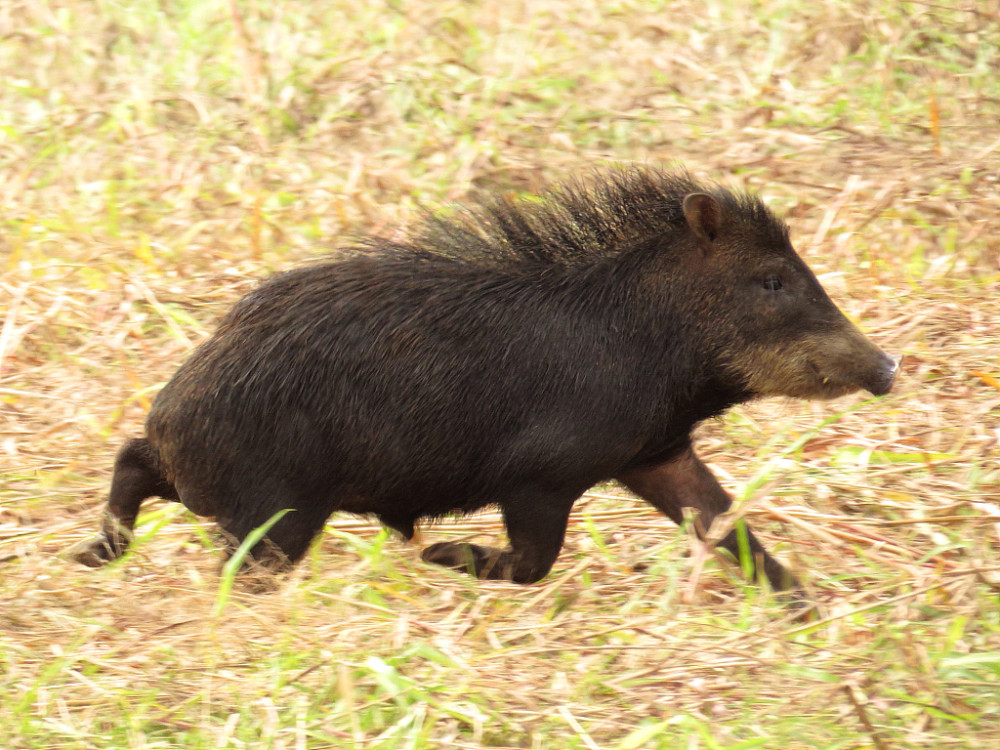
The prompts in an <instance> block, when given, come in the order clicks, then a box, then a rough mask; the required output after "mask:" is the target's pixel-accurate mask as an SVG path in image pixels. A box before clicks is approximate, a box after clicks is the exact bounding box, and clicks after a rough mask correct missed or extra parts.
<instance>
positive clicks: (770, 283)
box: [764, 274, 784, 292]
mask: <svg viewBox="0 0 1000 750" xmlns="http://www.w3.org/2000/svg"><path fill="white" fill-rule="evenodd" d="M783 286H784V284H782V283H781V277H780V276H775V275H774V274H771V275H770V276H767V277H765V278H764V288H765V289H766V290H767V291H769V292H776V291H778V290H779V289H781V288H782V287H783Z"/></svg>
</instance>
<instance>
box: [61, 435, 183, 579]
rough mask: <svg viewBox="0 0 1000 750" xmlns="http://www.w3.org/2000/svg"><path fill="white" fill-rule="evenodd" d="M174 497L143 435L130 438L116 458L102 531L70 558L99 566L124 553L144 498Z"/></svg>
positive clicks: (175, 496)
mask: <svg viewBox="0 0 1000 750" xmlns="http://www.w3.org/2000/svg"><path fill="white" fill-rule="evenodd" d="M153 496H157V497H162V498H165V499H167V500H177V499H178V498H177V490H176V489H175V488H174V486H173V485H172V484H171V483H170V482H168V481H167V480H166V478H165V477H164V476H163V475H162V474H161V473H160V472H159V471H158V470H157V468H156V466H155V463H154V460H153V449H152V447H151V446H150V444H149V440H147V439H146V438H134V439H132V440H129V441H128V442H127V443H125V445H123V446H122V447H121V450H119V451H118V455H117V456H116V457H115V469H114V473H113V474H112V477H111V490H110V492H109V493H108V505H107V508H106V509H105V511H104V523H103V526H102V528H101V533H100V534H99V535H98V536H97V537H96V538H95V539H92V540H91V541H89V542H86V543H84V544H83V545H81V546H80V547H78V548H77V549H76V550H75V551H74V552H73V558H74V559H75V560H76V561H77V562H80V563H83V564H84V565H87V566H89V567H91V568H99V567H100V566H102V565H105V564H107V563H108V562H110V561H111V560H115V559H117V558H119V557H121V556H122V554H124V552H125V550H126V549H127V548H128V545H129V542H131V541H132V529H133V527H134V526H135V519H136V517H137V516H138V515H139V506H140V505H142V501H143V500H145V499H146V498H147V497H153Z"/></svg>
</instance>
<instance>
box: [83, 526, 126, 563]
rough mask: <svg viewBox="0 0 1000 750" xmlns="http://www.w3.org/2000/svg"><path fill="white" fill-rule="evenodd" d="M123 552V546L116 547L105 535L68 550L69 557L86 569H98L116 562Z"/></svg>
mask: <svg viewBox="0 0 1000 750" xmlns="http://www.w3.org/2000/svg"><path fill="white" fill-rule="evenodd" d="M124 552H125V546H124V545H121V546H119V545H116V544H115V543H114V542H112V541H111V540H110V539H108V537H107V536H106V535H105V534H101V535H100V536H98V537H97V538H96V539H91V540H89V541H85V542H81V543H80V544H78V545H77V546H76V547H74V548H73V549H72V550H70V557H71V558H72V559H73V560H76V562H78V563H80V564H81V565H86V566H87V567H88V568H100V567H103V566H105V565H107V564H108V563H109V562H111V561H112V560H117V559H118V558H119V557H121V556H122V554H123V553H124Z"/></svg>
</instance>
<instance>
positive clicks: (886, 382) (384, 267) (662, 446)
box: [77, 168, 896, 588]
mask: <svg viewBox="0 0 1000 750" xmlns="http://www.w3.org/2000/svg"><path fill="white" fill-rule="evenodd" d="M356 250H357V252H354V253H348V254H346V255H345V257H344V258H343V259H341V260H335V261H330V262H327V263H324V264H320V265H314V266H309V267H306V268H300V269H298V270H294V271H290V272H288V273H284V274H281V275H279V276H276V277H274V278H272V279H271V280H269V281H267V282H265V283H264V284H262V285H261V286H260V287H259V288H258V289H257V290H256V291H254V292H252V293H251V294H249V295H247V296H246V297H245V298H244V299H242V300H241V301H240V302H238V303H237V304H236V306H235V307H234V308H233V309H232V311H231V312H230V313H229V314H228V315H226V317H225V318H224V319H223V320H222V322H221V323H220V325H219V328H218V330H217V332H216V333H215V335H214V336H213V337H212V338H211V339H210V340H208V341H207V342H205V343H204V344H203V345H202V346H201V347H199V348H198V350H197V351H196V352H195V353H194V354H193V355H192V356H191V358H190V359H189V360H188V361H187V362H186V363H184V364H183V365H182V366H181V368H180V369H179V370H178V372H177V374H176V375H175V376H174V378H173V379H172V380H171V381H170V382H169V383H168V384H167V385H166V386H165V387H164V389H163V390H162V391H161V393H160V394H159V396H158V397H157V399H156V402H155V403H154V405H153V409H152V411H151V412H150V415H149V418H148V420H147V423H146V431H147V436H146V437H145V438H138V439H135V440H132V441H129V442H128V443H126V445H125V447H124V448H123V449H122V450H121V451H120V452H119V455H118V459H117V462H116V465H115V473H114V476H113V479H112V486H111V492H110V496H109V500H108V515H107V519H106V522H105V525H104V528H103V530H102V533H101V535H100V536H99V537H98V538H97V539H96V540H94V541H92V542H90V543H89V544H87V545H86V546H84V547H83V548H82V549H81V550H80V551H79V552H78V554H77V558H78V559H79V560H80V561H81V562H83V563H85V564H88V565H100V564H103V563H104V562H106V561H107V560H109V559H113V558H115V557H117V556H119V555H120V554H121V553H122V552H123V551H124V549H125V547H126V546H127V544H128V541H129V537H130V532H131V528H132V526H133V524H134V522H135V517H136V514H137V513H138V508H139V505H140V503H141V502H142V501H143V499H145V498H146V497H149V496H150V495H160V496H162V497H166V498H169V499H177V500H180V501H181V502H183V503H184V504H185V505H187V506H188V507H189V508H190V509H191V510H193V511H194V512H196V513H199V514H202V515H214V516H216V518H217V520H218V522H219V524H220V526H221V527H222V528H223V529H224V531H225V532H227V536H228V537H229V538H230V539H231V540H232V541H233V542H234V543H238V542H240V541H241V540H242V539H244V538H245V537H246V535H247V534H248V533H249V532H250V531H251V530H252V529H254V528H255V527H257V526H260V525H261V524H263V523H264V522H266V521H267V520H268V519H269V518H270V517H271V516H272V515H273V514H274V513H276V512H277V511H279V510H281V509H284V508H289V509H292V511H293V512H290V513H287V514H286V515H285V516H284V517H283V518H281V520H279V521H278V522H277V523H276V524H275V525H274V526H273V527H272V528H271V530H270V531H269V533H268V539H267V542H266V543H265V544H262V545H260V546H259V547H258V549H256V550H255V551H254V554H255V556H256V557H257V558H258V559H263V560H268V559H271V560H273V561H275V562H276V563H277V564H279V565H281V564H289V563H292V562H294V561H296V560H297V559H298V558H299V557H301V556H302V554H303V553H304V552H305V550H306V548H307V547H308V545H309V543H310V541H311V540H312V539H313V537H314V536H315V535H316V534H317V533H318V531H319V530H320V529H321V528H322V526H323V524H324V522H325V521H326V519H327V518H328V517H329V516H330V514H331V513H333V512H334V511H338V510H339V511H347V512H352V513H364V514H374V515H376V516H377V517H378V518H379V519H381V521H382V522H383V523H385V524H386V525H388V526H390V527H392V528H394V529H396V530H397V531H399V532H400V533H401V534H402V535H403V536H405V537H411V536H412V535H413V529H414V523H415V522H416V521H417V520H418V519H420V518H426V517H436V516H442V515H445V514H448V513H453V512H471V511H474V510H477V509H479V508H483V507H485V506H490V505H492V506H497V507H499V508H500V509H501V511H502V512H503V515H504V520H505V523H506V526H507V531H508V536H509V538H510V544H511V546H510V548H508V549H506V550H499V549H492V548H486V547H480V546H477V545H469V544H453V543H439V544H436V545H433V546H432V547H430V548H428V549H427V550H425V551H424V558H425V559H427V560H430V561H432V562H436V563H440V564H442V565H448V566H451V567H456V568H460V569H467V570H470V571H471V572H474V573H475V574H476V575H478V576H480V577H483V578H505V579H510V580H514V581H520V582H531V581H536V580H538V579H539V578H541V577H542V576H544V575H545V574H546V573H547V572H548V571H549V569H550V568H551V566H552V564H553V562H554V561H555V559H556V556H557V555H558V553H559V550H560V548H561V545H562V539H563V535H564V532H565V529H566V522H567V517H568V515H569V511H570V508H571V507H572V505H573V503H574V501H575V500H576V499H577V498H578V497H579V496H580V495H581V494H582V493H583V492H584V491H586V490H587V489H588V488H589V487H591V486H592V485H594V484H596V483H597V482H600V481H604V480H608V479H617V480H619V481H620V482H622V483H623V484H625V485H626V486H628V487H629V488H631V489H632V490H633V491H634V492H636V493H637V494H639V495H640V496H642V497H643V498H645V499H646V500H647V501H649V502H650V503H651V504H653V505H654V506H655V507H657V508H659V509H660V510H662V511H663V512H664V513H665V514H666V515H668V516H669V517H670V518H672V519H673V520H674V521H677V522H680V521H681V520H682V518H683V508H684V507H691V508H694V509H696V510H697V511H698V512H699V513H700V515H701V527H702V528H704V529H707V528H708V527H709V526H710V524H711V521H712V519H713V518H714V517H715V516H716V515H717V514H719V513H721V512H724V511H725V510H726V509H728V508H729V505H730V499H729V497H728V496H727V495H726V493H725V491H724V490H723V489H722V488H721V487H720V486H719V484H718V482H716V481H715V479H714V478H713V477H712V475H711V474H710V473H709V472H708V470H707V469H706V468H705V466H704V465H703V464H702V463H701V462H700V461H699V460H698V458H697V457H696V456H695V454H694V452H693V451H692V448H691V444H690V433H691V430H692V428H693V427H694V426H695V425H696V424H697V423H698V422H699V421H700V420H703V419H706V418H709V417H712V416H714V415H717V414H720V413H722V412H723V411H724V410H725V409H727V408H729V407H730V406H732V405H733V404H736V403H739V402H742V401H746V400H747V399H750V398H754V397H756V396H765V395H775V394H782V395H789V396H800V397H805V398H817V397H818V398H823V397H833V396H837V395H840V394H842V393H847V392H850V391H853V390H857V389H858V388H867V389H868V390H871V391H872V392H874V393H884V392H886V391H887V390H888V389H889V387H890V386H891V384H892V380H893V377H894V375H895V370H896V363H894V362H893V361H892V360H891V359H889V358H888V357H887V356H886V355H884V354H883V353H882V352H880V351H879V350H878V349H877V348H875V347H874V346H872V345H871V344H870V343H869V342H868V341H867V340H866V339H865V338H864V337H863V336H862V335H861V334H860V333H859V332H858V331H857V330H856V329H855V328H854V327H853V326H852V325H851V324H850V323H849V322H848V321H847V320H846V319H845V318H844V316H843V315H842V314H841V313H840V312H839V310H837V308H836V307H835V306H834V305H833V303H832V302H831V301H830V300H829V299H828V298H827V296H826V294H825V293H824V292H823V290H822V289H821V288H820V286H819V284H818V282H817V281H816V279H815V277H814V276H813V275H812V273H811V272H810V271H809V269H808V268H807V267H806V266H805V265H804V264H803V263H802V261H801V260H800V259H799V258H798V256H797V255H796V254H795V251H794V250H793V249H792V247H791V244H790V243H789V241H788V234H787V230H786V228H785V226H784V224H782V223H781V222H780V221H778V220H777V219H775V218H774V216H773V215H772V214H771V212H770V211H769V210H768V209H767V208H766V206H764V204H763V203H762V202H761V201H760V200H759V199H758V198H756V197H754V196H752V195H747V194H736V193H733V192H730V191H727V190H724V189H722V188H720V187H717V186H704V185H701V184H699V183H697V182H696V181H695V180H693V179H692V178H691V177H690V176H689V175H687V174H685V173H666V172H661V171H657V170H654V169H646V168H632V169H628V170H623V171H617V172H609V173H606V174H603V175H597V176H596V177H594V178H593V179H591V180H590V181H588V182H579V183H572V184H568V185H566V186H564V187H562V188H556V189H554V190H552V191H550V192H548V193H546V194H543V195H542V196H541V197H539V198H537V199H517V200H515V199H510V198H498V199H491V200H488V201H484V202H481V203H480V204H478V205H473V206H471V207H468V208H466V209H463V210H459V211H458V212H457V213H455V214H453V215H451V216H449V217H447V218H442V217H440V216H437V217H429V218H428V219H427V220H426V221H425V223H424V224H423V225H422V227H421V228H420V229H418V230H417V231H416V232H415V233H414V235H413V237H412V239H410V240H408V241H405V242H388V241H385V240H381V239H371V240H368V241H366V242H364V243H362V244H361V245H360V246H358V247H357V248H356ZM721 545H722V546H723V547H725V548H726V549H728V550H730V551H731V552H733V553H736V552H737V551H738V549H739V545H738V543H737V539H736V535H735V533H732V534H730V535H729V536H727V537H726V538H725V539H723V540H722V542H721ZM749 550H750V552H751V553H752V555H753V557H754V559H755V562H756V564H757V565H758V566H759V569H760V571H761V572H762V574H763V575H765V576H766V577H767V578H768V579H769V581H770V583H771V585H773V586H774V587H776V588H785V587H789V586H792V585H794V582H793V580H792V578H791V576H790V575H789V574H788V573H787V571H785V570H784V568H782V567H781V566H780V565H779V564H778V563H777V562H776V561H775V560H774V559H773V558H771V557H770V555H768V553H767V552H766V551H765V550H764V549H763V547H761V545H760V543H759V542H758V541H757V539H756V537H754V536H753V534H752V533H751V534H749Z"/></svg>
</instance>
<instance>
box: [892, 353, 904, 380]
mask: <svg viewBox="0 0 1000 750" xmlns="http://www.w3.org/2000/svg"><path fill="white" fill-rule="evenodd" d="M889 359H891V360H892V379H893V380H895V379H896V376H897V375H899V371H900V369H901V368H902V366H903V355H902V354H897V355H896V356H895V357H889Z"/></svg>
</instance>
